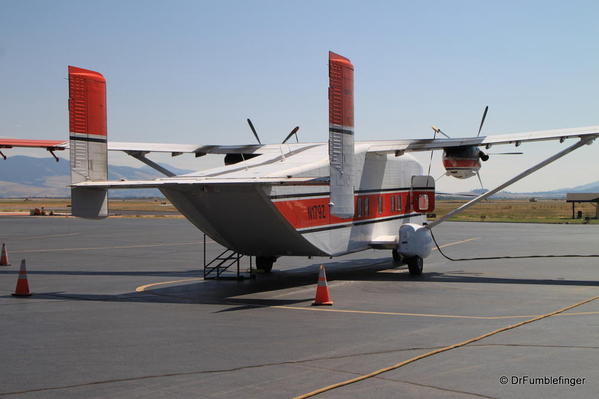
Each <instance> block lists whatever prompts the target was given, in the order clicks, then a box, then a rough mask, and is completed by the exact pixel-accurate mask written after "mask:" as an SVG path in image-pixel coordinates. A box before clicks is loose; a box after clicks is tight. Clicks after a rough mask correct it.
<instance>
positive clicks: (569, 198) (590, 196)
mask: <svg viewBox="0 0 599 399" xmlns="http://www.w3.org/2000/svg"><path fill="white" fill-rule="evenodd" d="M566 202H571V203H572V219H575V218H576V203H580V202H591V203H592V204H593V205H595V218H596V219H599V193H567V194H566Z"/></svg>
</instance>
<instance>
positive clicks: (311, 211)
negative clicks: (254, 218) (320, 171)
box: [273, 190, 434, 229]
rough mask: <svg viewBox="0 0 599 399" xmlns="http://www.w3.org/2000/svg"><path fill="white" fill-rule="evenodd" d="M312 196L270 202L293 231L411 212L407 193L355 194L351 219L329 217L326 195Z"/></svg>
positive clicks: (408, 192)
mask: <svg viewBox="0 0 599 399" xmlns="http://www.w3.org/2000/svg"><path fill="white" fill-rule="evenodd" d="M424 192H427V191H424V190H423V191H414V192H412V193H413V194H416V195H417V194H419V193H424ZM314 197H317V198H302V199H298V198H296V199H289V200H277V201H273V204H274V205H275V207H276V208H277V210H278V211H279V212H280V213H281V215H283V217H284V218H285V219H286V220H287V221H288V222H289V223H290V224H291V225H292V226H293V227H294V228H295V229H305V228H308V227H319V226H326V225H333V224H340V223H348V222H359V221H365V220H373V219H378V218H385V217H390V216H400V215H405V214H408V213H410V212H412V211H413V207H412V204H411V201H410V191H397V192H391V193H374V194H359V195H356V196H354V200H355V201H356V203H355V208H354V209H355V210H356V213H355V214H354V216H353V217H351V218H347V219H343V218H339V217H336V216H332V215H331V214H330V213H329V202H330V197H329V196H321V197H320V198H318V194H314ZM379 197H380V198H381V201H382V210H380V209H379ZM397 197H399V198H400V201H399V202H400V204H401V208H400V209H399V210H398V209H397V200H396V198H397ZM392 198H394V201H395V204H396V205H395V209H394V210H392V203H391V201H392ZM433 198H434V197H433ZM366 202H368V206H366ZM358 214H359V216H358Z"/></svg>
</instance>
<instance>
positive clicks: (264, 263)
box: [256, 256, 277, 273]
mask: <svg viewBox="0 0 599 399" xmlns="http://www.w3.org/2000/svg"><path fill="white" fill-rule="evenodd" d="M276 260H277V257H276V256H256V268H257V269H258V270H262V271H263V272H264V273H270V272H271V271H272V265H273V264H274V263H275V261H276Z"/></svg>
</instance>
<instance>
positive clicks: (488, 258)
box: [429, 229, 599, 262]
mask: <svg viewBox="0 0 599 399" xmlns="http://www.w3.org/2000/svg"><path fill="white" fill-rule="evenodd" d="M429 231H430V232H431V237H432V239H433V242H434V243H435V246H436V247H437V251H439V253H440V254H441V256H443V257H444V258H445V259H447V260H450V261H452V262H460V261H467V260H494V259H533V258H599V254H590V255H581V254H574V255H571V254H570V255H568V254H564V255H517V256H510V255H507V256H482V257H475V258H452V257H450V256H448V255H446V254H445V253H444V252H443V251H442V250H441V247H440V246H439V244H438V243H437V240H436V239H435V235H434V234H433V229H429Z"/></svg>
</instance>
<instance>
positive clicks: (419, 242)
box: [397, 223, 433, 259]
mask: <svg viewBox="0 0 599 399" xmlns="http://www.w3.org/2000/svg"><path fill="white" fill-rule="evenodd" d="M432 250H433V239H432V238H431V233H430V231H429V230H428V229H427V228H426V227H424V226H421V225H419V224H414V223H406V224H402V225H401V227H400V228H399V245H398V247H397V252H399V254H400V255H401V256H403V257H405V258H411V257H413V256H420V257H421V258H423V259H424V258H426V257H427V256H429V255H430V254H431V251H432Z"/></svg>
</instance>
